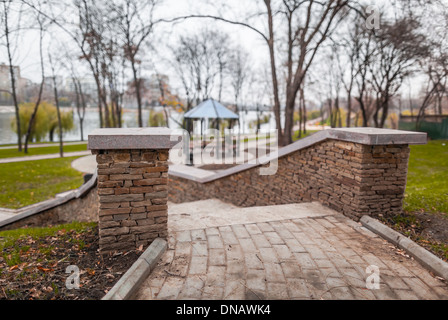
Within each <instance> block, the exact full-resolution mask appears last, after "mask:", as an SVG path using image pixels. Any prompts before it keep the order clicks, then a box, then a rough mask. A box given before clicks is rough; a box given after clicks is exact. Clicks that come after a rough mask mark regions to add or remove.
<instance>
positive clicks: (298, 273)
mask: <svg viewBox="0 0 448 320" xmlns="http://www.w3.org/2000/svg"><path fill="white" fill-rule="evenodd" d="M281 267H282V269H283V274H284V275H285V277H286V278H290V279H299V278H302V269H301V267H300V265H299V264H298V263H297V262H295V261H284V262H282V263H281Z"/></svg>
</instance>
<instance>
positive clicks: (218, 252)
mask: <svg viewBox="0 0 448 320" xmlns="http://www.w3.org/2000/svg"><path fill="white" fill-rule="evenodd" d="M208 254H209V258H208V261H209V262H208V263H209V265H210V266H223V265H225V264H226V254H225V251H224V249H209V251H208Z"/></svg>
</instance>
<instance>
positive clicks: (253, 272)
mask: <svg viewBox="0 0 448 320" xmlns="http://www.w3.org/2000/svg"><path fill="white" fill-rule="evenodd" d="M246 286H247V288H249V289H250V290H252V291H255V292H256V293H262V294H263V295H264V294H265V291H266V276H265V271H264V269H247V277H246Z"/></svg>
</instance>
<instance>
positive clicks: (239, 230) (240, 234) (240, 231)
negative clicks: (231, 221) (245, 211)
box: [232, 225, 250, 239]
mask: <svg viewBox="0 0 448 320" xmlns="http://www.w3.org/2000/svg"><path fill="white" fill-rule="evenodd" d="M232 230H233V233H234V234H235V236H236V237H237V238H238V239H245V238H250V234H249V232H247V230H246V228H245V227H244V225H233V226H232Z"/></svg>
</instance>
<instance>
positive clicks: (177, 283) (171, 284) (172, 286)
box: [157, 277, 185, 300]
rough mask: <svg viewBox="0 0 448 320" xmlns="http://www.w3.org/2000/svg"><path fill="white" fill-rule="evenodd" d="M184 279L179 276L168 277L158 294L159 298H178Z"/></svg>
mask: <svg viewBox="0 0 448 320" xmlns="http://www.w3.org/2000/svg"><path fill="white" fill-rule="evenodd" d="M184 281H185V280H184V279H183V278H179V277H168V278H167V279H166V281H165V283H164V284H163V286H162V288H161V289H160V291H159V293H158V294H157V299H167V300H172V299H177V298H178V296H179V292H180V290H181V289H182V287H183V284H184Z"/></svg>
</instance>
